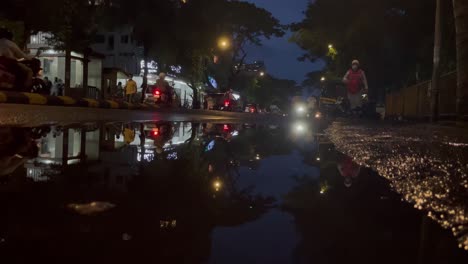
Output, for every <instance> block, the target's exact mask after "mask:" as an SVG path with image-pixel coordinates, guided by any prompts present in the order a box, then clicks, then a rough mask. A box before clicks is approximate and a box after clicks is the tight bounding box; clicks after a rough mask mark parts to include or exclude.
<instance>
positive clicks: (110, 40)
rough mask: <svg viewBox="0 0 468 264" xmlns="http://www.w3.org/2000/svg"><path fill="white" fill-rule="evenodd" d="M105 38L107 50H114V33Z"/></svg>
mask: <svg viewBox="0 0 468 264" xmlns="http://www.w3.org/2000/svg"><path fill="white" fill-rule="evenodd" d="M107 40H108V41H107V50H114V46H115V45H114V44H115V43H114V35H110V36H109V37H108V39H107Z"/></svg>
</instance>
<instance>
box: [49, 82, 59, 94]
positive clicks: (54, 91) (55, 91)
mask: <svg viewBox="0 0 468 264" xmlns="http://www.w3.org/2000/svg"><path fill="white" fill-rule="evenodd" d="M58 93H59V79H58V78H57V77H55V79H54V83H53V84H52V88H51V90H50V95H52V96H57V95H58Z"/></svg>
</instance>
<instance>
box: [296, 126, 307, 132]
mask: <svg viewBox="0 0 468 264" xmlns="http://www.w3.org/2000/svg"><path fill="white" fill-rule="evenodd" d="M296 131H297V132H304V131H305V127H304V125H303V124H297V125H296Z"/></svg>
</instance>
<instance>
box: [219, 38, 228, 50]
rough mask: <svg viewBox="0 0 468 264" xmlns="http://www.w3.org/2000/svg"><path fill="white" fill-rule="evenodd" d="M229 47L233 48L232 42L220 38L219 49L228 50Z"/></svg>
mask: <svg viewBox="0 0 468 264" xmlns="http://www.w3.org/2000/svg"><path fill="white" fill-rule="evenodd" d="M229 46H231V42H230V41H229V39H228V38H226V37H221V38H219V40H218V47H219V48H220V49H223V50H226V49H228V48H229Z"/></svg>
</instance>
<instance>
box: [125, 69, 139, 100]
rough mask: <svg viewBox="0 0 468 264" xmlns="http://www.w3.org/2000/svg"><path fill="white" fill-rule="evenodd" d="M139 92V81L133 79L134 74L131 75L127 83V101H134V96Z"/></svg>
mask: <svg viewBox="0 0 468 264" xmlns="http://www.w3.org/2000/svg"><path fill="white" fill-rule="evenodd" d="M136 92H137V83H136V82H135V81H134V80H133V76H132V75H130V78H129V79H128V80H127V83H126V84H125V95H126V96H127V102H128V103H132V102H133V97H134V95H135V94H136Z"/></svg>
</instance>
